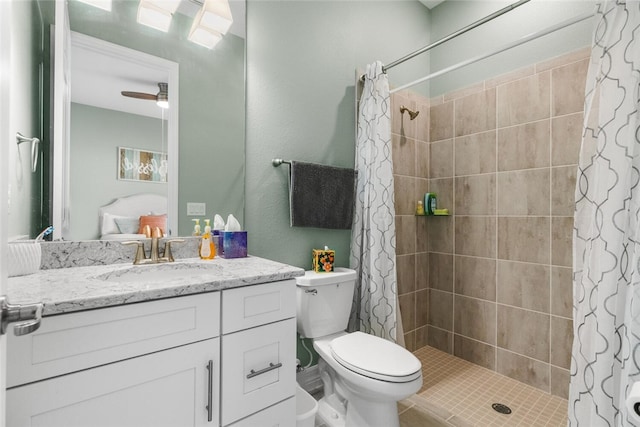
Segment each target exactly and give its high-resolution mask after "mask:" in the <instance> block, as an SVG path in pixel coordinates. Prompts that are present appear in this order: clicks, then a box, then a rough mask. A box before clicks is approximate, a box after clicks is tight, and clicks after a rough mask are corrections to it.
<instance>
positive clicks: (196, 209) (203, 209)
mask: <svg viewBox="0 0 640 427" xmlns="http://www.w3.org/2000/svg"><path fill="white" fill-rule="evenodd" d="M206 214H207V204H206V203H193V202H189V203H187V215H188V216H205V215H206Z"/></svg>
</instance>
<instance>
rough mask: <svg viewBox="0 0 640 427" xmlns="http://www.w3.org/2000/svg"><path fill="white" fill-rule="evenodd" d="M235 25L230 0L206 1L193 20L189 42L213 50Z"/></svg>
mask: <svg viewBox="0 0 640 427" xmlns="http://www.w3.org/2000/svg"><path fill="white" fill-rule="evenodd" d="M231 24H233V17H232V16H231V8H230V7H229V1H228V0H204V3H203V4H202V7H201V8H200V10H199V11H198V13H197V14H196V16H195V18H194V19H193V24H192V25H191V31H189V40H191V41H192V42H194V43H197V44H199V45H201V46H205V47H208V48H209V49H211V48H212V47H213V46H215V45H216V43H218V42H219V41H220V40H221V39H222V35H223V34H226V33H227V31H229V28H230V27H231Z"/></svg>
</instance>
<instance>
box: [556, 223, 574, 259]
mask: <svg viewBox="0 0 640 427" xmlns="http://www.w3.org/2000/svg"><path fill="white" fill-rule="evenodd" d="M551 263H552V264H553V265H562V266H565V267H571V265H572V263H573V217H553V218H552V219H551Z"/></svg>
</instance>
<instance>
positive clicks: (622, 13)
mask: <svg viewBox="0 0 640 427" xmlns="http://www.w3.org/2000/svg"><path fill="white" fill-rule="evenodd" d="M595 21H596V28H595V32H594V37H593V50H592V55H591V63H590V65H589V72H588V75H587V89H586V99H585V117H584V132H583V140H582V148H581V152H580V163H579V167H578V175H577V183H576V193H575V196H576V211H575V223H574V233H573V264H574V275H573V280H574V283H573V286H574V289H573V292H574V310H573V314H574V323H573V326H574V328H573V329H574V341H573V351H572V356H571V384H570V389H569V425H570V426H580V427H598V426H629V425H636V424H633V423H632V422H631V421H630V420H629V418H628V412H627V409H626V406H625V399H626V397H627V394H628V393H629V391H630V389H631V386H632V385H633V383H634V382H636V381H640V351H639V350H640V317H639V316H640V185H639V184H640V113H639V111H638V109H639V107H640V2H639V1H638V0H634V1H629V0H628V1H627V2H626V3H624V2H614V1H605V2H602V3H599V4H598V5H597V13H596V18H595Z"/></svg>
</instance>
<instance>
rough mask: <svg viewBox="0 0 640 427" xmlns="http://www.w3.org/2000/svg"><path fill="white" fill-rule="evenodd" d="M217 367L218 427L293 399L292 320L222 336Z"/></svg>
mask: <svg viewBox="0 0 640 427" xmlns="http://www.w3.org/2000/svg"><path fill="white" fill-rule="evenodd" d="M221 363H222V365H221V366H222V389H223V390H224V392H223V393H222V405H221V408H222V411H221V412H222V425H227V424H230V423H232V422H234V421H236V420H239V419H241V418H244V417H246V416H248V415H251V414H253V413H255V412H258V411H259V410H261V409H262V408H266V407H267V406H271V405H273V404H275V403H278V402H280V401H282V400H284V399H286V398H288V397H290V396H293V395H295V392H296V379H295V375H296V322H295V319H287V320H283V321H280V322H276V323H271V324H269V325H265V326H260V327H257V328H253V329H248V330H246V331H242V332H236V333H234V334H229V335H224V336H223V337H222V362H221Z"/></svg>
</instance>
